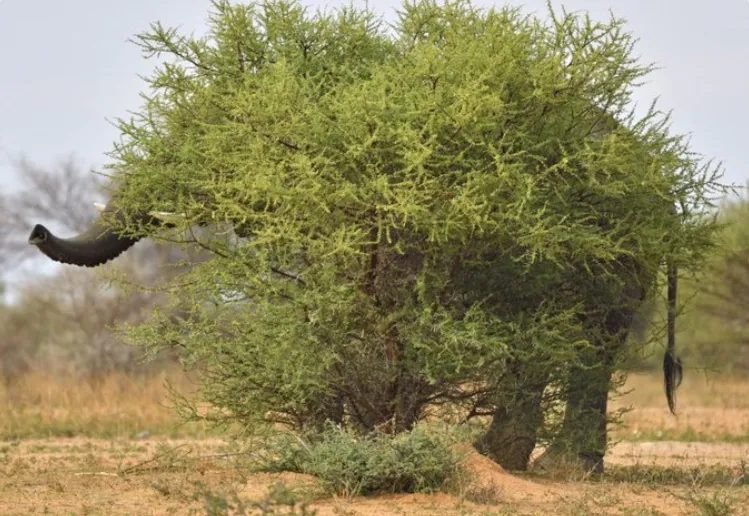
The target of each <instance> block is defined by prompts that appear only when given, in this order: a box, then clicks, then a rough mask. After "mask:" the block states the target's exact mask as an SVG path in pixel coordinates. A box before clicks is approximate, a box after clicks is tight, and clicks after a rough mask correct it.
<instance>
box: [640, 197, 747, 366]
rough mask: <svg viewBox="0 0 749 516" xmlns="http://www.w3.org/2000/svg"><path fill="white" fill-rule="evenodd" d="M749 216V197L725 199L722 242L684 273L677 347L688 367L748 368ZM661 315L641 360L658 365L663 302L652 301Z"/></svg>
mask: <svg viewBox="0 0 749 516" xmlns="http://www.w3.org/2000/svg"><path fill="white" fill-rule="evenodd" d="M747 221H749V202H747V199H746V197H740V198H733V199H731V200H726V201H725V202H724V203H723V205H722V206H721V209H720V213H719V219H718V222H719V223H720V232H719V233H718V235H717V238H716V241H717V242H718V243H719V245H718V246H717V247H716V249H715V251H714V252H713V253H712V254H711V256H710V257H709V259H708V260H707V263H706V266H705V267H704V268H703V269H701V270H700V271H697V272H696V273H694V274H692V275H690V276H688V277H686V278H683V280H682V287H681V289H680V295H679V302H680V305H681V311H682V315H681V317H680V318H679V337H678V338H679V341H680V345H679V347H680V348H681V349H682V357H683V359H684V361H685V363H686V364H687V365H688V367H692V368H705V369H707V370H708V371H713V372H718V373H719V374H724V373H729V374H738V375H741V374H742V373H745V372H747V371H749V334H748V333H747V328H749V236H748V235H747V233H746V231H745V229H744V228H745V227H746V223H747ZM654 311H655V313H656V315H657V317H656V318H654V321H653V324H652V325H651V328H650V330H651V333H652V336H653V337H655V338H653V339H651V344H650V345H649V346H646V347H645V352H646V354H647V356H646V360H645V361H642V362H641V363H642V365H644V366H646V367H648V366H649V367H652V368H657V367H659V366H660V364H659V361H658V360H657V357H654V356H652V355H651V354H650V352H652V351H653V348H654V347H656V346H657V345H658V344H660V341H661V338H660V337H661V335H660V333H659V330H660V325H659V322H660V321H662V320H663V319H664V318H665V307H664V306H663V305H662V304H657V305H655V306H654Z"/></svg>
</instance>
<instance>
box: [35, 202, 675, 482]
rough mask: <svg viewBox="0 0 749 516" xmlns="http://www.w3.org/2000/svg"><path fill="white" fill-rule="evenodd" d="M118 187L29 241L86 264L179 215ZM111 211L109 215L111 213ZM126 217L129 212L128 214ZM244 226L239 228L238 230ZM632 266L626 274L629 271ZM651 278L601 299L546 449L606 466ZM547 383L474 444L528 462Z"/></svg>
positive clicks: (668, 357) (513, 465)
mask: <svg viewBox="0 0 749 516" xmlns="http://www.w3.org/2000/svg"><path fill="white" fill-rule="evenodd" d="M116 197H117V195H116V193H115V195H114V196H113V198H112V200H111V201H110V203H109V204H107V205H106V206H105V205H96V207H97V209H99V211H101V214H100V216H99V217H97V218H96V219H95V220H94V221H93V222H92V223H91V225H90V227H89V228H88V229H87V230H86V231H84V232H83V233H81V234H79V235H76V236H74V237H71V238H60V237H58V236H56V235H54V234H53V233H52V232H51V231H50V230H49V229H48V228H46V227H45V226H43V225H41V224H37V225H36V226H35V227H34V228H33V230H32V232H31V235H30V236H29V243H30V244H32V245H34V246H36V247H37V248H38V249H39V251H41V252H42V253H44V254H45V255H46V256H48V257H49V258H51V259H52V260H54V261H56V262H60V263H63V264H70V265H76V266H82V267H97V266H100V265H102V264H104V263H106V262H108V261H110V260H112V259H114V258H116V257H117V256H119V255H120V254H122V253H123V252H125V251H126V250H128V249H129V248H130V247H132V246H133V245H134V244H135V243H137V242H138V241H139V240H140V239H141V238H143V237H142V236H128V235H125V234H122V233H120V232H119V230H117V229H114V228H115V227H116V226H118V225H120V226H121V225H124V224H126V223H127V221H134V222H136V223H137V224H140V225H141V226H144V227H145V228H146V229H147V232H146V233H148V232H149V231H156V230H158V228H160V227H166V226H171V225H173V224H174V223H175V222H176V217H178V216H177V215H175V214H171V213H166V212H157V211H150V212H144V213H136V214H130V216H129V217H126V216H125V214H124V212H123V211H121V210H119V209H118V208H116V202H113V201H116ZM108 219H110V220H108ZM126 219H127V220H126ZM237 233H239V231H237ZM630 272H631V271H629V270H627V269H626V268H625V269H623V270H622V271H621V274H622V275H625V276H626V275H627V274H630ZM652 282H653V278H639V279H637V280H636V281H635V280H633V281H631V282H630V283H629V284H626V282H625V288H624V289H622V290H621V291H620V292H619V293H618V295H619V296H621V297H622V299H620V301H621V302H617V300H616V299H613V298H608V299H601V300H599V301H600V305H601V306H602V307H604V308H602V309H601V310H598V315H596V316H593V319H594V320H591V322H590V324H592V325H595V326H596V327H597V328H598V330H599V332H600V341H599V342H596V346H597V347H596V352H595V353H594V354H593V355H591V356H590V357H588V360H590V361H593V362H595V363H597V364H602V366H601V367H594V368H591V369H588V368H584V367H582V368H577V369H574V370H573V371H572V372H571V375H570V376H571V381H570V387H569V389H570V390H569V392H568V393H567V398H566V399H567V402H566V403H567V406H566V411H565V419H564V423H563V426H564V427H565V429H566V430H567V432H566V433H567V434H568V435H569V436H570V439H571V442H567V443H566V444H564V445H561V444H560V445H559V446H555V445H552V446H551V447H550V448H549V449H547V452H546V456H556V455H558V454H559V453H563V454H566V455H567V457H571V458H572V459H573V460H576V461H578V462H579V463H580V464H581V465H582V466H583V467H584V468H585V469H587V470H592V471H599V472H600V471H602V469H603V455H604V451H605V446H606V443H607V431H606V421H607V417H606V414H607V400H608V394H609V390H610V385H611V378H612V375H613V373H614V369H615V358H616V356H617V354H618V353H620V351H621V350H622V348H623V346H624V345H625V343H626V340H627V335H628V333H629V331H630V330H631V327H632V325H633V320H634V318H635V316H636V312H637V310H638V309H639V306H640V304H641V303H642V301H643V300H644V297H645V292H646V289H647V288H648V283H649V284H650V285H651V286H652V285H653V283H652ZM676 289H677V271H676V268H675V267H674V266H672V265H669V268H668V344H667V347H666V350H665V356H664V359H663V373H664V383H665V391H666V398H667V403H668V407H669V409H670V410H671V411H672V412H674V405H675V401H674V391H675V389H676V388H677V387H678V386H679V384H680V382H681V377H682V366H681V362H680V360H679V359H678V358H677V357H676V355H675V317H676V294H677V290H676ZM545 387H546V382H545V380H544V379H543V378H540V379H539V381H538V382H537V383H536V384H535V386H533V387H532V388H530V389H528V394H529V396H528V397H527V398H526V401H525V402H523V403H521V405H520V406H519V407H516V408H515V409H514V411H507V410H506V409H505V408H503V407H502V406H499V407H497V408H496V409H495V411H494V416H493V419H492V423H491V424H490V427H489V430H488V432H487V433H486V434H485V435H484V436H483V437H482V438H481V439H480V440H479V441H478V442H477V443H476V447H477V448H478V449H479V450H480V451H481V452H482V453H484V454H486V455H488V456H490V457H491V458H493V459H494V460H496V461H497V462H499V463H500V464H502V465H503V466H504V467H506V468H507V469H515V470H517V469H520V470H522V469H526V468H527V466H528V461H529V458H530V455H531V452H532V451H533V449H534V447H535V445H536V430H537V428H538V427H539V425H540V422H541V419H540V418H541V413H540V410H541V409H540V399H541V396H542V394H543V391H544V389H545Z"/></svg>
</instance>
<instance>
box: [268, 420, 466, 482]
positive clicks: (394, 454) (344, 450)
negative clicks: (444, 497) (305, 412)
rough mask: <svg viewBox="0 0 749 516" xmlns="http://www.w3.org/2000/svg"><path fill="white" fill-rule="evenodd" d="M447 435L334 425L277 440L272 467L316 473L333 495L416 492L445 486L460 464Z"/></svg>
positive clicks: (275, 469) (280, 469)
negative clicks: (360, 432)
mask: <svg viewBox="0 0 749 516" xmlns="http://www.w3.org/2000/svg"><path fill="white" fill-rule="evenodd" d="M451 444H452V439H450V438H449V437H448V436H447V435H441V434H437V433H434V432H428V431H426V430H424V429H422V428H421V427H416V428H414V429H413V430H411V431H408V432H402V433H400V434H398V435H396V436H390V435H370V436H357V435H355V434H354V433H352V432H350V431H346V430H344V429H343V428H341V427H339V426H335V425H328V427H327V428H326V429H325V430H324V431H323V432H320V433H317V434H312V435H309V436H307V437H306V438H302V439H295V438H290V437H287V438H285V439H281V440H278V441H276V443H275V447H274V449H275V451H276V453H277V454H278V456H277V458H275V459H274V460H273V461H272V462H270V463H269V464H268V465H267V467H268V469H270V470H273V471H293V472H297V473H306V474H309V475H314V476H315V477H317V478H318V479H319V480H320V482H321V483H322V485H323V487H324V488H325V489H326V490H327V491H328V492H330V493H335V494H341V495H346V496H356V495H364V494H373V493H404V492H405V493H417V492H431V491H435V490H439V489H441V488H442V487H443V486H444V485H445V483H446V482H447V481H448V480H449V479H451V478H452V477H453V475H454V474H456V472H457V471H458V470H459V468H460V460H461V459H460V457H459V456H458V454H457V453H456V452H454V451H453V450H452V449H451V447H450V445H451Z"/></svg>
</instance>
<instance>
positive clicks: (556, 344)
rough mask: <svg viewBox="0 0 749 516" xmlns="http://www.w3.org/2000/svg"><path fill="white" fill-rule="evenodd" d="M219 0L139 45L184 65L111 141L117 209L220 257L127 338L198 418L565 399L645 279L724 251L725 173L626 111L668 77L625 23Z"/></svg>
mask: <svg viewBox="0 0 749 516" xmlns="http://www.w3.org/2000/svg"><path fill="white" fill-rule="evenodd" d="M213 5H214V14H213V15H212V17H211V19H210V30H209V33H208V36H206V38H204V39H195V38H189V37H184V36H180V35H178V34H177V33H176V31H174V30H171V29H165V28H163V27H161V26H160V25H155V26H154V27H153V28H152V31H151V32H150V33H148V34H144V35H141V36H139V38H138V40H137V42H138V43H139V44H140V45H141V46H142V47H143V49H144V52H145V53H146V55H156V54H162V53H166V54H168V55H169V56H171V58H172V60H171V61H169V62H168V63H167V64H164V65H163V66H162V67H161V68H159V69H158V70H157V71H156V73H155V75H154V76H153V77H151V78H150V79H149V83H150V85H151V86H152V88H153V92H152V94H151V95H150V96H146V97H145V105H144V107H143V109H142V110H141V112H140V113H139V114H138V116H137V117H136V118H135V119H134V120H132V121H122V122H121V123H120V128H121V131H122V134H123V142H122V143H121V144H120V145H118V146H117V147H116V149H115V151H114V152H113V153H112V157H113V159H114V163H113V164H112V170H113V171H114V174H115V177H116V178H117V179H118V180H119V181H120V182H121V184H122V191H121V192H120V195H119V196H118V198H117V199H116V203H119V204H120V205H121V206H122V207H123V208H125V211H127V212H128V213H130V214H131V215H135V214H137V213H142V212H144V211H148V210H152V209H156V210H168V211H175V212H177V213H184V214H185V218H184V223H183V224H182V225H180V226H179V227H176V228H174V229H173V230H172V231H168V232H164V233H162V234H160V235H159V238H163V239H168V240H174V239H176V240H182V241H184V242H191V243H197V244H198V245H200V246H202V247H203V248H205V249H207V250H209V251H210V252H211V253H213V258H212V259H211V260H209V261H207V262H204V263H200V264H197V265H196V266H195V267H193V268H192V269H191V270H190V271H189V272H187V273H185V274H184V275H181V276H179V277H177V278H175V279H174V280H172V281H170V282H169V283H168V284H167V285H165V286H164V288H165V289H166V290H167V291H170V292H171V293H173V294H174V295H173V296H172V299H173V306H172V307H170V309H168V310H162V311H158V312H157V313H156V314H155V316H154V318H153V320H152V321H151V322H150V323H149V324H147V325H142V326H139V327H136V328H130V331H128V332H127V333H128V337H129V338H130V339H131V341H133V342H134V343H136V344H138V345H142V346H145V347H146V348H147V349H149V350H150V351H152V352H154V353H155V352H158V351H159V350H161V349H163V348H164V347H173V348H176V349H178V350H179V351H180V352H181V356H182V359H183V361H184V362H185V363H186V364H187V365H188V366H193V365H199V366H200V367H201V368H202V369H203V370H204V372H205V375H204V376H203V382H202V386H201V387H202V395H203V400H204V401H207V402H209V404H210V409H209V411H208V413H207V414H206V413H205V412H204V411H199V410H198V408H197V407H192V412H191V414H192V415H193V416H194V417H207V418H209V419H212V420H214V421H216V422H220V423H232V422H239V423H241V424H242V425H243V426H244V427H245V428H247V429H248V430H251V431H254V430H256V429H258V428H260V427H262V426H263V425H264V424H268V423H280V424H283V425H287V426H289V427H291V428H295V429H309V428H313V429H317V430H319V429H321V428H322V427H323V425H324V424H325V421H328V420H332V421H334V422H336V423H339V424H342V425H345V426H350V427H352V428H354V429H356V430H362V431H365V432H371V431H374V430H386V431H390V432H393V433H397V432H400V431H404V430H408V429H410V428H412V427H413V426H414V425H415V423H416V422H417V421H419V420H420V419H421V418H422V417H423V416H424V414H425V413H426V411H427V410H428V408H429V407H430V406H434V405H435V404H446V405H459V406H461V407H462V408H464V409H465V410H467V411H468V412H469V413H471V414H475V413H477V409H479V408H482V407H485V405H486V404H487V403H488V404H492V403H494V401H492V398H491V396H490V394H491V393H494V394H497V393H498V392H499V393H500V394H502V395H504V396H505V399H504V401H505V402H513V401H512V400H513V396H514V393H518V392H520V393H522V392H524V390H525V388H526V387H527V386H528V385H529V382H531V383H532V382H542V383H544V384H548V386H549V387H551V389H549V391H548V392H549V393H551V394H550V395H549V396H548V397H545V398H544V401H543V402H544V407H545V408H544V410H547V411H551V410H554V409H555V408H556V407H557V406H558V403H559V401H560V398H559V396H560V394H559V393H563V392H564V388H565V385H566V384H565V382H567V381H568V380H567V379H568V373H569V371H570V368H571V367H573V366H580V367H591V364H590V363H591V361H595V360H596V353H597V351H596V350H597V349H598V348H597V347H596V346H595V345H594V344H593V343H594V342H595V341H596V339H598V338H600V335H599V334H600V332H601V330H600V328H599V326H600V324H599V323H600V321H601V320H603V319H604V317H605V310H607V309H608V307H609V306H611V305H614V304H616V303H624V301H618V300H619V299H620V298H622V297H623V293H624V292H626V290H627V288H629V287H630V286H631V285H630V284H631V283H632V282H634V283H635V284H636V285H637V286H638V287H641V288H642V289H643V290H644V291H645V295H646V296H650V297H652V296H653V295H655V294H654V293H655V291H656V286H657V279H658V270H659V267H660V265H661V263H662V261H663V260H664V259H665V260H668V261H674V262H676V263H678V264H679V266H680V267H681V268H682V270H687V271H688V270H691V269H696V268H698V267H699V265H700V264H701V263H702V261H703V260H704V257H705V256H706V253H707V252H708V251H709V250H710V249H711V246H712V237H713V234H714V231H715V223H714V220H713V218H712V217H710V216H707V215H706V214H705V212H706V210H708V209H709V208H710V206H711V197H710V196H711V195H712V194H713V193H714V192H716V191H717V188H716V185H715V179H716V177H717V171H716V170H714V169H713V167H712V166H711V165H710V164H707V165H702V164H701V163H700V162H699V161H698V160H697V159H696V158H695V157H694V156H693V155H692V154H691V153H690V152H689V150H688V145H687V143H686V140H685V139H684V138H683V137H681V136H672V135H670V134H669V131H668V127H667V126H668V119H667V117H662V116H661V114H660V113H658V112H657V111H656V110H655V109H654V107H653V108H651V109H650V110H649V111H648V113H647V114H646V115H645V116H644V117H642V118H639V119H638V118H637V117H635V115H634V114H633V113H631V112H628V111H627V106H629V104H630V100H631V97H630V96H631V90H632V88H633V86H634V84H635V83H636V82H637V81H638V80H640V79H641V78H642V77H643V76H645V75H646V74H647V73H648V72H649V71H650V69H651V67H649V66H641V65H639V64H637V63H636V61H635V60H634V59H633V58H632V57H631V52H632V45H633V38H632V37H631V36H630V35H628V34H626V33H623V31H622V22H620V21H619V20H612V21H611V22H610V23H608V24H604V23H593V22H592V21H591V20H590V19H588V18H584V19H580V18H578V17H575V16H572V15H564V16H563V17H561V18H559V17H556V16H555V17H554V18H553V22H552V23H551V24H549V25H544V24H542V23H541V22H539V21H538V20H536V19H533V18H530V17H525V16H522V15H521V13H520V11H519V10H518V9H515V8H510V7H504V8H502V9H493V10H486V11H483V10H479V9H476V8H474V7H473V6H472V5H471V4H470V3H468V2H464V1H457V2H447V3H445V4H439V5H438V4H437V3H436V2H433V1H429V0H425V1H420V2H415V3H407V4H404V6H403V8H402V11H401V13H400V15H399V20H398V22H397V23H396V25H395V26H394V28H393V30H390V31H388V30H386V29H385V27H384V26H383V25H382V24H381V23H380V22H378V21H377V19H376V18H375V16H374V15H373V14H372V13H371V12H368V11H364V10H356V9H353V8H346V9H342V10H340V11H338V12H336V13H334V14H319V13H318V14H315V15H310V14H308V13H307V12H306V11H305V9H303V8H302V7H301V6H300V5H299V4H297V3H295V2H287V1H270V2H266V3H263V4H262V5H260V4H255V3H251V4H247V5H230V4H229V3H228V2H224V1H217V2H214V4H213ZM675 205H676V206H678V207H679V208H678V210H676V211H675V210H674V206H675ZM136 221H137V219H136V218H133V221H132V223H131V224H129V226H130V227H129V228H127V229H128V230H129V231H134V232H143V231H145V232H148V233H149V234H150V233H152V231H153V228H152V227H138V224H136V223H135V222H136ZM198 224H202V225H208V226H209V227H210V228H211V229H210V230H204V231H196V230H194V229H193V228H194V227H195V226H196V225H198ZM213 228H218V229H213ZM232 230H233V231H232ZM597 324H598V326H597ZM521 366H522V367H521ZM519 371H521V372H519ZM539 378H540V379H539ZM554 393H557V394H554ZM508 400H509V401H508ZM188 408H189V407H188ZM554 421H555V419H554V418H550V419H549V422H550V424H551V423H553V422H554Z"/></svg>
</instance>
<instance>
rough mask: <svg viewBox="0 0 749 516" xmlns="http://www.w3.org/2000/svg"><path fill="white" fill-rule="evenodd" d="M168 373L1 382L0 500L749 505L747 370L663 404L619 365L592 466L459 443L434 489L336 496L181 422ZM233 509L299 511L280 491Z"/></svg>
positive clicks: (180, 507)
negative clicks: (534, 464)
mask: <svg viewBox="0 0 749 516" xmlns="http://www.w3.org/2000/svg"><path fill="white" fill-rule="evenodd" d="M167 378H168V379H169V380H170V381H171V382H172V383H174V384H176V386H177V387H178V388H179V389H180V390H181V391H183V392H189V391H190V390H191V389H194V385H193V383H192V381H191V379H190V378H188V377H186V376H184V375H182V374H181V373H177V372H175V373H166V374H165V375H163V376H160V377H156V378H150V379H136V378H133V377H130V376H126V375H112V376H110V377H107V378H105V379H102V380H99V381H96V382H87V381H81V380H80V379H74V378H67V379H66V378H60V379H52V378H49V377H47V376H43V375H38V376H34V375H29V376H27V377H25V378H24V379H23V380H21V381H20V382H18V383H16V384H14V385H13V386H12V387H5V388H3V387H0V411H2V412H1V413H2V414H3V416H2V418H0V514H102V515H104V514H107V515H108V514H112V515H141V514H143V515H150V514H189V513H191V511H192V513H194V514H206V513H207V514H225V513H227V511H226V510H225V508H224V507H223V506H222V503H224V501H225V500H231V499H232V497H234V496H237V497H238V500H241V501H243V502H244V503H250V502H252V501H255V502H258V503H259V502H262V501H263V500H266V501H267V498H268V496H269V490H270V489H271V487H272V486H273V485H274V484H277V483H279V482H280V483H282V484H284V485H286V486H287V487H288V488H289V489H290V490H291V491H292V493H294V494H295V495H296V496H297V497H298V498H300V499H303V500H307V501H309V502H310V507H311V508H313V509H314V510H317V511H318V514H319V515H321V516H322V515H362V516H375V515H396V514H408V515H410V514H415V515H432V514H434V515H466V516H467V515H489V514H505V515H511V514H512V515H514V514H517V515H531V514H533V515H563V516H567V515H569V516H578V515H579V516H585V515H631V516H646V515H651V516H655V515H672V514H673V515H705V516H708V515H713V516H723V515H737V516H745V515H749V479H748V478H747V477H748V475H749V472H747V469H749V396H747V394H749V380H741V379H733V380H728V379H715V377H702V376H700V375H699V374H697V373H694V372H690V374H689V376H688V377H687V379H686V380H685V382H684V385H683V386H682V388H681V389H680V391H679V406H680V410H679V415H678V416H677V417H673V416H671V415H670V414H669V413H668V411H667V410H666V409H665V408H664V401H663V394H662V390H661V383H660V379H659V378H657V377H651V376H648V375H633V376H631V377H630V380H629V382H628V385H627V387H628V388H631V389H633V391H632V392H630V393H628V394H627V395H625V396H624V397H623V398H621V399H616V400H613V401H612V408H614V409H616V408H619V407H623V406H627V405H633V406H634V409H633V410H631V411H630V412H628V413H627V414H626V415H625V417H624V420H625V422H626V424H627V427H626V428H625V429H621V430H615V431H614V435H615V437H616V439H617V440H618V441H619V442H618V443H617V444H616V445H615V446H614V447H613V449H612V450H611V452H610V454H609V456H608V466H607V468H608V472H607V474H606V475H605V476H604V477H603V478H602V479H592V478H586V477H585V476H583V475H580V474H579V473H577V472H574V471H569V472H564V471H561V472H555V473H554V474H549V473H539V472H535V473H534V472H531V473H527V474H524V475H510V474H508V473H506V472H504V471H503V470H502V469H501V468H499V467H498V466H496V465H495V464H493V463H491V462H490V461H488V460H486V459H484V458H483V457H480V456H478V455H475V454H469V455H467V457H466V471H467V473H466V474H465V475H463V476H462V477H460V479H459V480H458V481H456V482H455V483H454V485H451V486H448V487H447V488H446V490H445V492H443V493H436V494H431V495H426V494H422V495H390V496H378V497H359V498H353V499H348V498H336V497H329V496H327V495H325V493H324V492H323V491H322V490H321V488H320V486H319V484H318V483H317V481H316V479H314V478H312V477H308V476H304V475H298V474H290V473H285V474H256V473H250V471H249V470H248V468H247V467H246V464H247V462H246V455H245V454H244V453H239V452H238V450H237V449H236V448H235V447H234V446H233V445H232V444H231V443H229V442H225V441H224V440H222V439H221V436H219V435H217V434H215V433H212V432H210V431H209V430H208V429H206V428H205V427H202V426H200V425H192V426H182V425H179V423H178V421H177V420H176V419H175V416H174V415H173V413H172V412H171V411H170V410H169V400H168V399H167V397H166V394H165V390H164V387H163V382H164V380H165V379H167ZM216 496H217V497H216ZM277 498H278V500H280V501H284V500H283V496H280V495H279V497H277ZM263 507H265V509H263ZM273 510H275V511H277V512H271V511H273ZM242 511H244V513H246V514H293V513H296V514H303V511H302V509H301V508H299V506H298V505H297V507H296V508H295V509H292V508H291V507H290V506H283V504H278V503H276V504H272V503H271V504H267V503H266V504H265V505H263V504H262V503H259V505H258V506H256V507H254V508H253V507H246V508H244V509H242V510H240V511H239V513H243V512H242ZM263 511H265V512H263ZM292 511H295V512H292Z"/></svg>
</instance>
